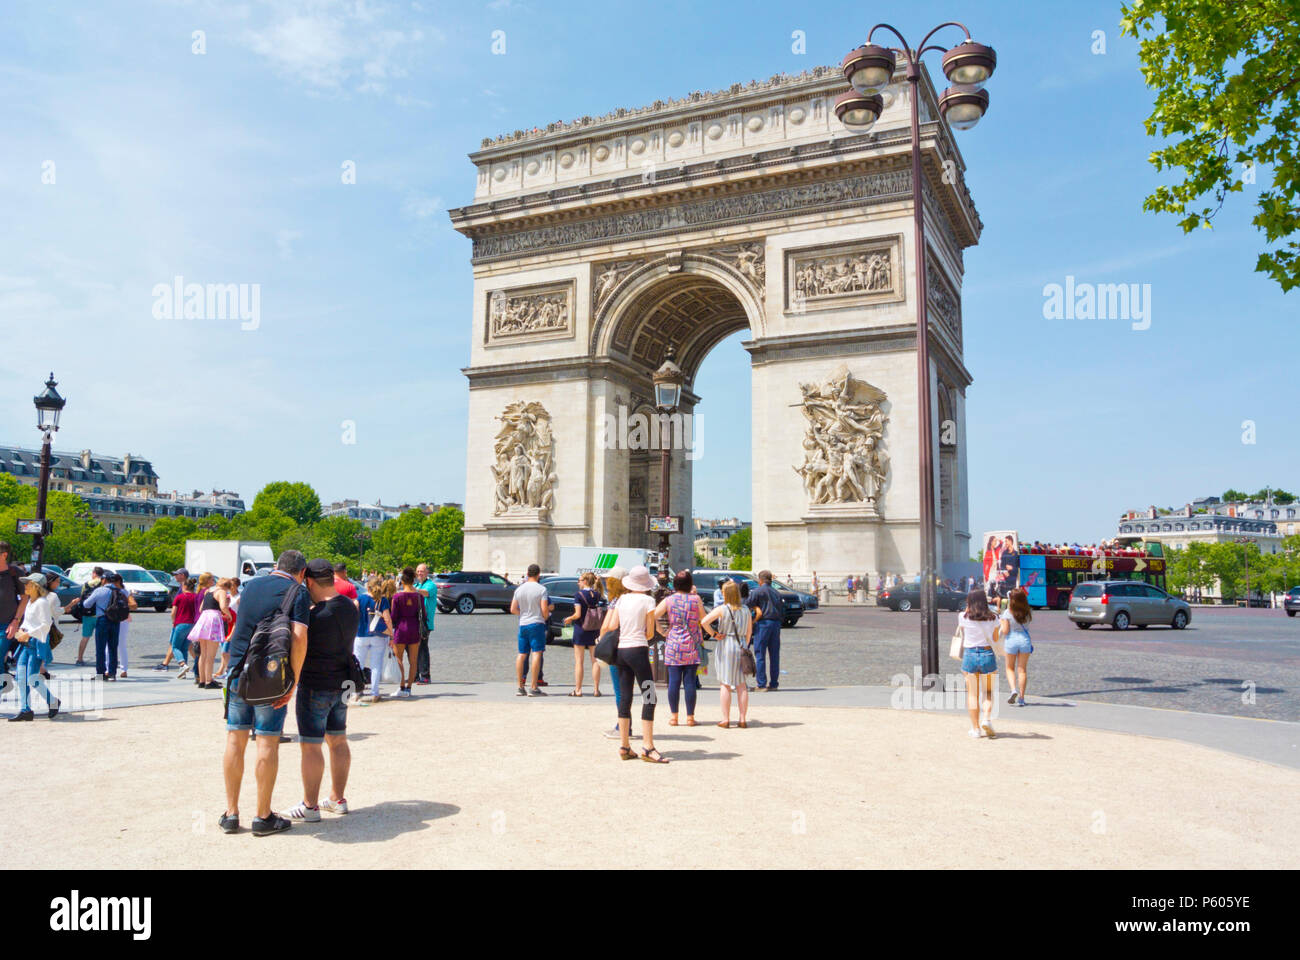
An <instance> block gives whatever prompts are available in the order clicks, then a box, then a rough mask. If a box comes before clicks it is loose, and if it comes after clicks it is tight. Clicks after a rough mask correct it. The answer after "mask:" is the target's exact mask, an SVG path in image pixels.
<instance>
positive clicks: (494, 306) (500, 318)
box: [487, 284, 573, 343]
mask: <svg viewBox="0 0 1300 960" xmlns="http://www.w3.org/2000/svg"><path fill="white" fill-rule="evenodd" d="M572 331H573V297H572V286H571V285H570V284H564V285H561V286H558V287H551V288H548V289H540V290H529V291H528V292H524V291H511V290H494V291H493V292H492V294H491V296H490V297H489V298H488V328H487V339H488V342H489V343H491V342H493V341H496V340H504V339H511V338H515V337H528V336H565V335H567V334H570V333H572Z"/></svg>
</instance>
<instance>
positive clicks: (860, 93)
mask: <svg viewBox="0 0 1300 960" xmlns="http://www.w3.org/2000/svg"><path fill="white" fill-rule="evenodd" d="M945 27H960V28H961V30H962V31H963V32H964V33H965V34H966V40H965V42H964V43H960V44H958V45H957V46H955V47H952V48H951V49H946V48H944V47H941V46H939V45H938V44H934V45H928V46H927V44H929V43H930V38H931V37H933V36H934V35H935V34H936V33H938V32H939V31H940V30H942V29H944V28H945ZM877 30H887V31H888V32H890V33H892V34H893V35H894V36H895V37H897V38H898V42H899V43H900V44H901V45H902V46H900V47H898V48H891V47H881V46H877V45H875V44H873V43H872V42H871V38H872V36H873V35H874V34H875V32H876V31H877ZM931 50H937V51H940V52H941V53H943V72H944V76H946V77H947V78H948V80H949V81H950V82H951V84H952V86H950V87H949V88H948V89H947V90H945V91H944V92H943V94H942V95H941V96H940V97H939V113H940V114H941V115H942V116H943V117H944V118H945V119H946V120H947V121H948V123H949V124H950V125H951V126H952V127H953V128H955V129H957V130H969V129H970V128H971V127H973V126H975V124H977V123H978V122H979V120H980V118H981V117H983V116H984V113H985V111H987V110H988V106H989V95H988V93H987V92H986V91H985V90H984V84H985V83H986V82H987V81H988V79H989V77H991V76H992V75H993V71H994V69H995V68H996V67H997V62H998V58H997V54H996V53H994V52H993V48H992V47H986V46H984V45H983V44H981V43H975V42H973V41H972V40H971V37H970V31H969V30H967V29H966V27H965V26H964V25H963V24H960V23H957V22H956V21H949V22H947V23H941V24H940V25H939V26H937V27H935V28H934V29H933V30H931V31H930V32H929V33H927V34H926V35H925V39H923V40H922V41H921V43H920V45H919V46H917V47H915V48H913V47H911V46H909V45H908V43H907V41H906V40H905V39H904V38H903V35H902V34H900V33H899V32H898V31H897V30H895V29H894V28H893V27H892V26H890V25H889V24H887V23H880V24H877V25H876V26H874V27H872V28H871V32H870V33H868V34H867V42H866V43H865V44H864V45H863V46H861V47H858V48H857V49H856V50H854V51H852V52H851V53H850V54H849V55H848V56H846V57H845V58H844V61H843V63H842V64H841V67H842V69H843V71H844V78H845V79H846V80H848V81H849V85H850V86H851V87H852V88H853V89H852V90H847V91H845V92H844V93H842V94H840V95H839V97H837V98H836V100H835V115H836V116H837V117H839V119H840V122H841V123H843V124H844V126H846V127H847V128H848V129H849V130H851V131H853V132H854V133H865V132H866V131H867V130H869V129H871V126H872V125H873V124H874V123H875V122H876V121H877V120H878V119H879V118H880V114H881V113H882V112H883V111H884V108H885V103H884V97H883V96H882V95H881V91H883V90H884V89H885V88H886V87H888V86H889V84H890V83H891V82H893V77H894V70H895V68H896V66H897V63H898V55H899V54H902V56H903V58H904V60H905V62H906V66H907V74H906V76H907V82H908V83H910V84H911V85H912V89H911V108H912V213H913V224H914V233H915V245H916V376H917V400H918V409H917V419H918V422H919V426H920V429H919V438H918V439H919V443H920V460H921V464H920V466H921V516H920V522H921V672H922V674H924V675H925V677H927V678H930V677H933V676H937V675H938V673H939V611H938V608H937V607H936V606H935V592H934V587H935V576H936V571H935V567H936V565H937V564H936V556H935V554H936V550H935V539H934V455H933V449H932V448H933V443H934V430H933V426H932V425H931V423H930V416H931V404H930V337H929V329H928V319H927V306H926V290H927V286H926V255H925V210H924V204H923V200H922V198H923V196H924V194H923V192H922V179H921V117H920V89H921V86H920V84H921V58H922V57H923V56H925V54H926V53H928V52H929V51H931ZM926 685H927V686H929V680H927V684H926Z"/></svg>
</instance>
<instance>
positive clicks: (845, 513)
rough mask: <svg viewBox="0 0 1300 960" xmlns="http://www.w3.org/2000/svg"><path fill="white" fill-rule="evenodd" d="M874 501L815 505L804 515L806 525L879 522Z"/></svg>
mask: <svg viewBox="0 0 1300 960" xmlns="http://www.w3.org/2000/svg"><path fill="white" fill-rule="evenodd" d="M879 519H880V514H879V512H877V510H876V502H875V501H874V500H864V501H860V502H856V503H814V504H812V505H811V506H810V507H809V508H808V512H807V513H806V514H804V517H803V521H804V523H819V522H820V523H826V522H836V521H841V520H879Z"/></svg>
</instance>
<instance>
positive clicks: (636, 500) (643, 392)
mask: <svg viewBox="0 0 1300 960" xmlns="http://www.w3.org/2000/svg"><path fill="white" fill-rule="evenodd" d="M750 329H751V322H750V318H749V315H748V313H747V312H746V307H745V304H744V303H742V302H741V299H740V297H739V296H738V295H737V294H736V293H735V292H733V290H731V289H729V288H728V287H727V286H726V285H724V284H723V282H721V281H720V280H718V279H715V278H713V277H710V276H708V275H705V274H700V273H693V272H685V271H683V272H677V273H673V274H671V275H668V276H664V277H659V278H657V279H650V280H648V281H647V282H646V283H645V284H644V286H643V287H642V288H639V289H638V290H637V291H636V292H635V293H634V294H631V295H629V296H628V297H627V298H626V302H625V303H624V304H622V305H621V306H620V308H619V309H618V310H617V313H616V315H615V316H613V317H612V318H611V325H610V329H609V330H608V331H607V335H606V336H605V337H604V338H602V340H601V343H600V344H599V349H600V350H601V351H602V352H603V355H604V356H606V357H608V358H610V359H611V360H613V361H615V362H618V363H620V364H623V365H625V367H626V368H630V369H632V370H635V371H636V374H635V376H634V377H632V378H629V379H631V380H632V381H633V382H632V383H630V384H629V387H630V389H629V392H628V394H627V395H622V394H620V395H618V396H617V397H616V398H615V403H616V407H617V409H616V411H615V413H614V414H613V416H614V417H615V418H617V422H618V423H619V424H620V428H619V429H620V432H621V433H622V434H623V436H622V438H620V449H619V451H618V453H619V456H618V458H617V459H618V461H619V462H617V463H616V464H614V465H613V466H614V470H615V472H616V473H617V474H620V475H625V476H626V490H625V492H626V504H627V515H626V527H625V528H624V529H625V530H626V533H625V534H624V540H623V541H622V542H625V543H627V544H629V545H635V546H643V547H646V548H647V549H655V548H656V547H657V546H658V541H659V538H658V535H657V534H654V535H652V534H650V533H648V532H647V531H646V529H645V522H644V518H645V517H646V516H649V515H655V516H657V515H660V514H661V513H662V512H663V503H664V501H663V471H662V457H663V451H664V449H665V447H666V448H667V449H668V455H669V487H668V503H667V506H668V513H669V514H672V515H680V516H682V517H683V518H684V521H685V523H686V527H685V533H684V534H683V535H682V536H679V537H676V538H674V543H673V556H672V558H671V563H672V565H673V566H674V568H678V567H683V566H693V565H694V563H693V557H694V549H693V545H694V539H695V538H694V529H693V526H692V520H691V518H692V515H693V513H694V509H693V508H694V486H695V472H696V470H697V469H698V468H699V467H700V466H701V461H702V460H703V459H704V458H705V456H706V454H707V448H706V447H705V441H704V437H705V436H706V435H707V432H706V431H705V429H704V419H705V418H706V417H708V416H709V413H708V411H707V410H701V409H700V408H701V405H702V404H703V403H704V401H705V396H704V393H705V392H706V390H705V388H704V387H703V385H701V384H700V383H699V381H698V374H699V371H700V367H701V365H702V364H703V362H704V359H705V358H706V357H707V356H708V355H709V354H710V353H711V352H712V351H713V349H714V347H716V346H717V345H718V344H719V343H721V342H722V341H724V340H726V339H728V338H731V337H734V335H735V334H737V333H740V332H746V331H749V330H750ZM669 348H671V349H672V351H673V353H674V355H675V358H676V362H677V364H678V365H679V366H680V367H681V368H682V373H683V377H684V380H685V384H684V387H683V391H682V402H681V406H680V408H679V410H678V412H677V413H676V414H674V415H673V416H671V417H666V416H664V415H663V414H662V413H661V412H660V411H658V410H656V408H655V407H654V403H653V391H652V388H651V377H652V376H653V374H654V371H655V370H656V369H658V367H659V366H660V365H661V364H662V363H663V361H664V359H665V357H666V356H667V354H668V350H669ZM715 396H716V395H715ZM721 399H722V398H719V400H721ZM734 406H735V405H734V404H725V402H719V403H718V404H717V405H715V406H711V407H710V409H712V410H714V411H718V412H719V413H718V416H719V417H723V416H725V415H726V414H725V413H724V412H723V411H725V410H730V409H731V408H732V407H734ZM743 406H744V409H736V410H734V411H732V412H734V413H736V415H737V417H738V418H740V422H741V423H743V424H745V425H746V427H747V426H748V414H749V410H748V403H747V401H746V402H745V403H744V405H743ZM624 423H626V424H627V426H626V427H623V426H622V424H624ZM746 466H748V465H746ZM743 479H744V481H745V482H748V479H749V478H748V476H746V477H744V478H743ZM611 492H612V493H613V494H614V495H615V496H618V495H620V494H622V493H623V492H624V488H623V487H622V486H621V484H620V486H619V488H618V489H617V490H613V491H611Z"/></svg>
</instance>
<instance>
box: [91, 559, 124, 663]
mask: <svg viewBox="0 0 1300 960" xmlns="http://www.w3.org/2000/svg"><path fill="white" fill-rule="evenodd" d="M121 583H122V578H121V577H114V575H113V574H112V573H111V572H109V573H105V574H104V580H103V582H102V583H101V584H100V585H99V586H98V587H96V588H95V589H94V590H92V591H90V593H89V594H88V595H87V596H86V599H85V600H83V601H81V609H82V612H83V613H85V614H88V615H90V616H92V617H94V618H95V672H96V673H98V674H99V675H100V676H101V677H103V678H104V679H105V680H116V679H117V639H118V633H119V631H120V629H121V624H122V621H123V620H125V619H126V618H127V617H129V616H130V615H131V602H130V600H129V599H128V598H127V595H126V591H125V590H124V589H123V588H122V586H121Z"/></svg>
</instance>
